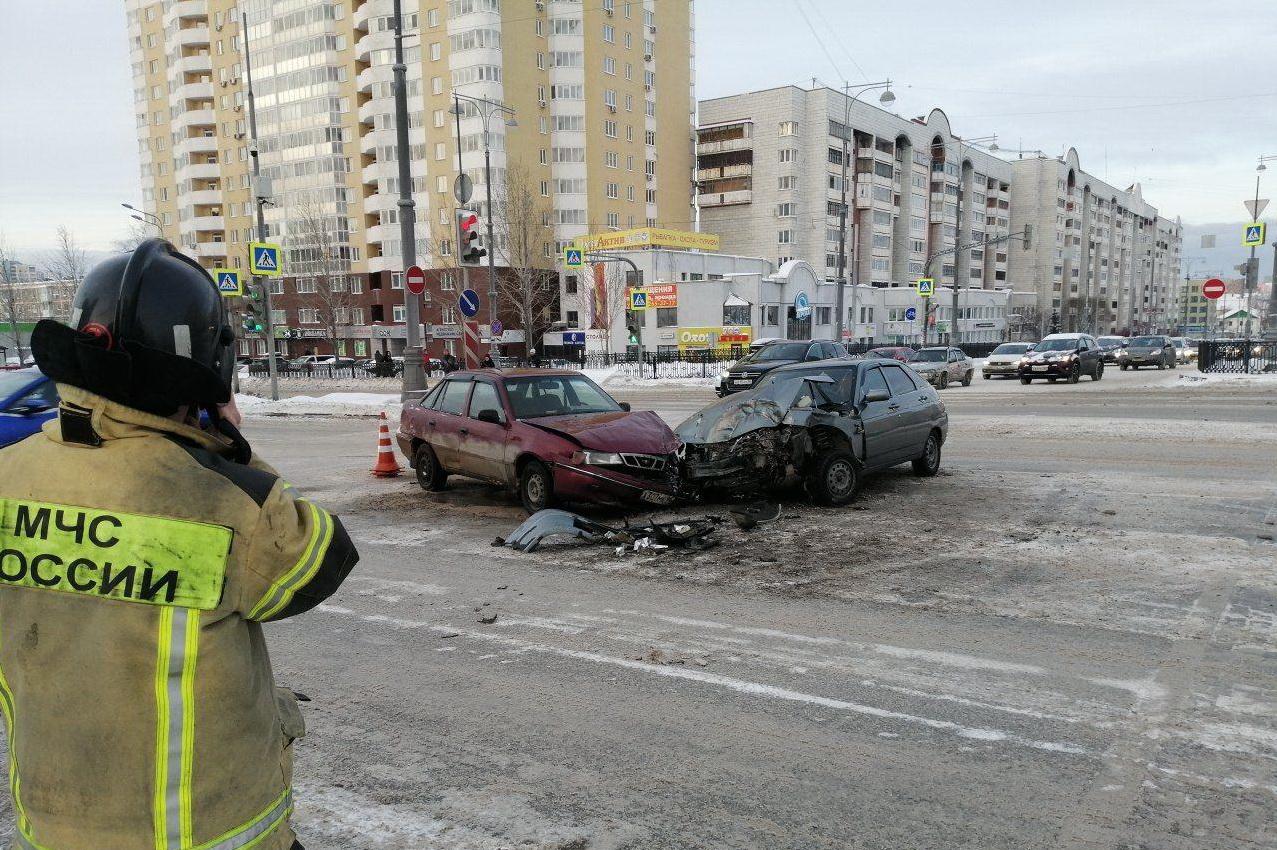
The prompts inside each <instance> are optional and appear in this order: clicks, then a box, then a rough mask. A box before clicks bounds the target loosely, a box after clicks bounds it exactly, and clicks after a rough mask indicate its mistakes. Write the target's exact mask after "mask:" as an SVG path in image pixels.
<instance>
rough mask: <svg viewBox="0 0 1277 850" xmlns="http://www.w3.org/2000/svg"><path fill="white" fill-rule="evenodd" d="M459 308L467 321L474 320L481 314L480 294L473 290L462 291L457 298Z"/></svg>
mask: <svg viewBox="0 0 1277 850" xmlns="http://www.w3.org/2000/svg"><path fill="white" fill-rule="evenodd" d="M457 306H458V307H460V308H461V312H462V314H463V315H464V316H465V317H466V318H467V319H473V318H474V317H475V316H476V315H478V313H479V293H477V292H475V291H474V290H473V289H465V290H462V292H461V295H460V297H458V298H457Z"/></svg>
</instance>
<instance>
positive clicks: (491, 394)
mask: <svg viewBox="0 0 1277 850" xmlns="http://www.w3.org/2000/svg"><path fill="white" fill-rule="evenodd" d="M483 410H495V411H496V413H497V421H498V422H501V423H504V422H505V411H504V410H502V409H501V398H500V396H498V395H497V388H496V386H494V385H493V384H489V383H488V382H487V381H475V382H474V391H473V392H471V393H470V418H471V419H478V418H479V412H480V411H483Z"/></svg>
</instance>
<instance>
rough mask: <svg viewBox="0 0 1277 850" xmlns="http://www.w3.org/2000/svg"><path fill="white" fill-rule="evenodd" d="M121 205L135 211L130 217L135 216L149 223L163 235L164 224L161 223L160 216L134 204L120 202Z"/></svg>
mask: <svg viewBox="0 0 1277 850" xmlns="http://www.w3.org/2000/svg"><path fill="white" fill-rule="evenodd" d="M120 206H122V207H124V208H125V209H126V210H132V211H133V215H131V216H129V217H130V218H135V219H137V220H138V221H140V222H142V223H143V224H149V225H151V226H152V227H154V228H155V229H156V230H158V231H159V233H160V235H161V236H163V235H164V226H163V225H162V224H161V223H160V217H159V216H158V215H156V214H155V213H149V212H147V211H146V210H140V209H138V208H137V207H135V206H133V205H132V204H120Z"/></svg>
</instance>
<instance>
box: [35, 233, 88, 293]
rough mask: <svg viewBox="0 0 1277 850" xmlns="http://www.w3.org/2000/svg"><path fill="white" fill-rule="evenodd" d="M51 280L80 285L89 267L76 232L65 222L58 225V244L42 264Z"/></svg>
mask: <svg viewBox="0 0 1277 850" xmlns="http://www.w3.org/2000/svg"><path fill="white" fill-rule="evenodd" d="M40 268H41V271H43V272H44V275H45V277H46V278H48V279H49V280H56V281H59V282H62V283H70V284H73V285H75V286H79V285H80V281H82V280H84V274H85V272H87V271H88V268H89V259H88V256H87V255H86V254H85V252H84V249H83V248H81V247H80V243H79V242H78V241H76V238H75V234H74V233H72V232H71V230H70V228H68V227H67V226H66V225H65V224H60V225H58V246H57V247H56V248H54V249H53V250H52V251H50V252H48V253H47V254H46V255H45V257H44V261H43V262H42V263H41V264H40Z"/></svg>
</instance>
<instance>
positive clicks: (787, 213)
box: [776, 202, 794, 218]
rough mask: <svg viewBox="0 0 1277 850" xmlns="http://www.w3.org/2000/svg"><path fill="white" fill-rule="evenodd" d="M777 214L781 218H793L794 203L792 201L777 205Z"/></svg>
mask: <svg viewBox="0 0 1277 850" xmlns="http://www.w3.org/2000/svg"><path fill="white" fill-rule="evenodd" d="M776 215H778V216H779V217H781V218H792V217H793V215H794V205H793V204H792V203H788V202H787V203H783V204H777V205H776Z"/></svg>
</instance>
